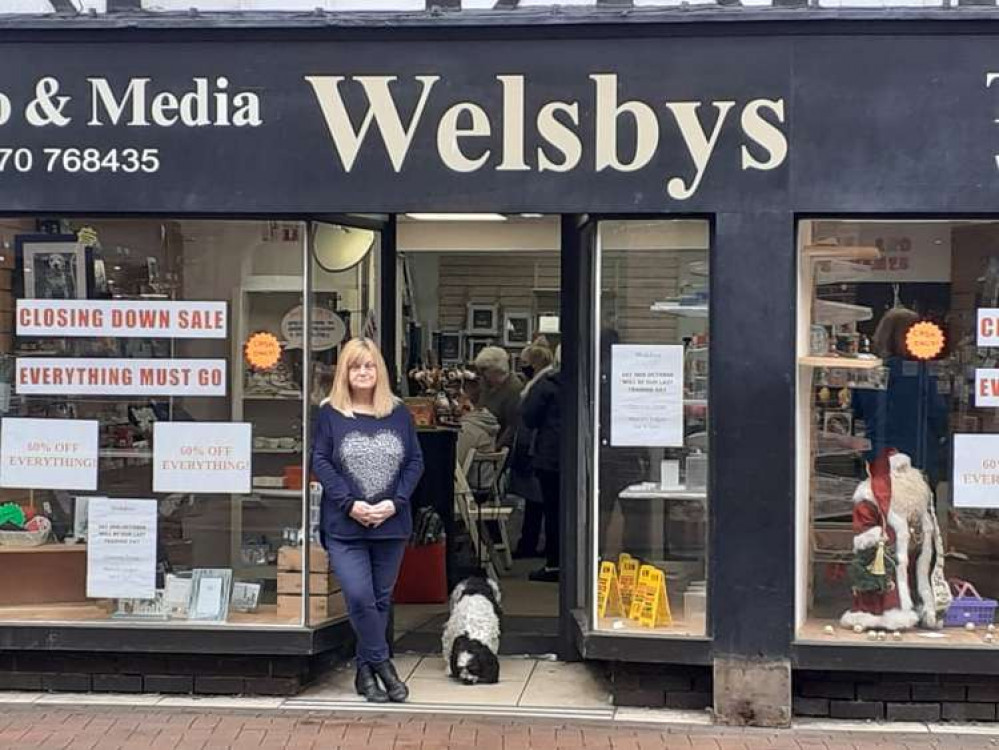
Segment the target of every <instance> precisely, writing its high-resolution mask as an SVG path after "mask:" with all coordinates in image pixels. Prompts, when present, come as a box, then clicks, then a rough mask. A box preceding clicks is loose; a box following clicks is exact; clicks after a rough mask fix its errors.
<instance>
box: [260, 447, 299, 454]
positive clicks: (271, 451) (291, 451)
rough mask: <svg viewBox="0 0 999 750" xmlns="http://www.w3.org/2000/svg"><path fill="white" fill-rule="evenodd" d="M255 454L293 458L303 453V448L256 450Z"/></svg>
mask: <svg viewBox="0 0 999 750" xmlns="http://www.w3.org/2000/svg"><path fill="white" fill-rule="evenodd" d="M253 452H254V453H264V454H272V455H283V456H288V455H291V456H293V455H295V454H296V453H301V452H302V449H301V448H254V449H253Z"/></svg>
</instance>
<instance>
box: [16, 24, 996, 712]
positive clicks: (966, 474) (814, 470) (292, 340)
mask: <svg viewBox="0 0 999 750" xmlns="http://www.w3.org/2000/svg"><path fill="white" fill-rule="evenodd" d="M781 13H782V12H781V11H776V12H775V13H774V14H763V15H754V14H753V13H752V12H741V11H740V12H735V11H731V12H730V11H728V10H721V11H718V12H717V13H708V14H705V15H703V16H702V15H697V16H696V17H695V16H694V15H692V14H691V13H687V12H683V13H681V12H680V11H673V12H667V11H653V12H650V13H648V14H645V13H638V14H635V15H633V16H630V17H615V18H610V17H607V16H605V15H603V14H602V13H599V12H594V13H592V14H588V15H581V16H575V15H572V14H570V15H568V16H561V17H560V16H557V15H556V16H551V17H545V18H544V19H542V20H541V21H538V19H539V18H540V17H535V16H531V15H525V16H520V15H518V14H517V13H513V14H510V15H508V16H506V17H504V18H503V19H502V20H499V19H498V18H496V17H495V16H492V15H488V14H487V16H484V17H483V19H484V20H483V23H481V24H476V25H472V24H470V23H468V22H467V20H466V21H459V20H457V19H448V18H446V17H445V18H431V17H429V16H428V17H422V16H421V17H410V16H406V17H405V19H404V20H403V21H400V22H398V23H397V25H396V26H394V27H393V26H392V25H391V24H392V23H395V22H391V23H390V27H391V30H392V32H393V33H391V34H390V33H388V31H386V29H385V28H382V26H383V22H385V19H380V20H379V19H375V20H372V18H374V17H366V20H364V21H363V22H358V23H356V24H350V25H347V24H336V23H334V24H329V25H327V24H325V23H323V24H321V23H320V21H319V20H316V21H315V23H313V22H312V21H310V20H302V19H301V18H297V19H291V18H290V17H288V18H285V17H283V16H281V15H280V14H279V15H276V16H262V17H258V16H254V17H253V20H252V21H250V22H246V21H241V22H239V23H237V22H236V21H233V20H230V19H226V18H225V17H222V16H202V17H200V18H199V19H196V20H191V19H190V18H185V19H183V20H180V19H177V18H174V17H171V16H169V15H164V16H162V17H152V16H136V17H135V18H133V19H131V21H132V23H130V24H129V28H119V26H120V23H115V24H111V23H110V22H109V23H105V22H103V21H98V20H89V21H87V22H86V25H85V27H81V26H74V27H69V26H67V24H66V23H65V22H62V21H55V20H52V21H39V20H35V21H30V22H25V21H23V20H21V21H10V22H8V23H7V24H6V25H5V26H4V27H2V28H0V61H3V62H5V63H6V64H4V65H0V69H2V70H4V71H6V72H5V73H3V74H2V75H0V287H2V288H0V417H2V419H0V430H2V432H0V561H2V562H3V565H2V566H0V575H2V576H3V585H2V586H0V687H2V688H5V689H12V690H39V689H45V690H60V689H64V690H74V691H79V690H91V689H95V690H96V689H102V688H101V686H104V685H107V684H109V683H107V682H106V676H107V675H108V674H121V675H125V676H126V677H127V685H125V683H124V682H123V683H120V685H119V687H122V688H123V689H125V688H126V687H127V689H129V690H134V691H145V692H170V691H176V692H201V693H213V692H214V693H218V692H223V693H225V692H229V693H239V694H255V693H256V694H275V693H276V694H295V693H297V692H299V691H301V690H302V689H304V688H305V687H306V686H307V685H308V684H309V682H310V680H313V679H314V678H316V676H317V675H320V674H321V673H322V672H323V670H325V669H327V668H328V667H329V666H330V665H332V664H334V663H336V662H338V661H342V660H343V659H345V658H349V653H350V649H351V647H352V636H351V633H350V629H349V625H348V624H347V622H346V620H345V617H344V609H343V604H342V597H340V596H339V591H338V586H337V583H336V581H335V580H334V579H332V578H331V577H330V576H329V575H328V571H327V565H326V561H325V555H324V553H323V551H322V550H321V549H320V548H319V547H318V544H317V543H316V541H315V538H314V530H315V523H316V520H317V516H316V514H317V503H318V502H319V493H318V492H317V490H316V486H315V484H314V482H312V481H310V480H311V476H310V472H309V466H308V455H309V451H310V447H311V441H312V438H311V425H312V424H313V422H314V419H315V415H316V412H317V409H318V407H319V405H320V404H321V402H322V400H323V398H325V396H326V394H327V393H328V390H329V387H330V383H331V376H332V371H333V369H334V368H335V364H336V361H337V359H336V358H337V353H338V351H339V348H340V347H341V346H342V345H343V343H345V342H346V341H347V340H348V339H349V338H350V337H353V336H358V335H366V336H370V337H372V338H375V339H376V340H378V341H379V343H380V345H381V347H382V350H383V352H384V353H385V356H386V360H387V362H388V365H389V369H390V372H391V375H392V378H393V380H394V383H395V386H396V388H397V390H398V393H399V395H400V396H401V397H403V398H405V399H406V401H407V403H408V404H409V405H410V406H411V408H412V410H413V413H414V416H415V417H416V418H417V419H418V421H419V423H420V439H421V444H422V445H423V447H424V452H425V454H426V455H427V457H428V467H429V468H428V471H427V472H426V474H425V477H424V480H423V482H422V485H421V488H420V490H419V491H418V493H417V494H418V502H417V510H418V511H419V510H420V509H421V508H423V507H426V508H427V511H428V512H427V513H426V515H427V516H428V517H429V516H430V515H431V514H430V513H429V511H431V510H432V511H435V512H436V513H437V515H438V516H439V517H440V528H437V529H436V530H434V525H435V523H436V522H431V523H427V524H424V525H423V526H421V528H422V529H423V530H424V531H425V532H426V536H425V538H421V539H414V540H413V544H412V548H411V549H410V550H409V551H408V552H407V561H406V563H405V564H404V566H403V576H402V578H403V579H404V580H401V581H400V586H401V587H402V588H397V591H396V594H397V603H396V620H397V627H396V634H397V635H398V634H399V633H400V632H401V631H400V628H399V627H398V622H399V621H400V620H402V619H405V618H404V617H403V614H404V612H405V607H407V606H410V605H414V604H418V605H421V606H425V605H426V604H430V603H435V604H438V605H440V606H441V615H442V616H446V611H447V604H446V597H447V592H448V591H449V589H450V588H451V587H453V585H454V584H455V583H456V582H457V581H458V580H459V579H460V578H461V576H462V575H463V574H464V572H465V571H466V569H467V568H468V567H469V560H470V559H471V560H472V562H473V563H474V564H475V565H477V566H478V567H481V568H483V569H485V570H486V571H487V573H488V574H489V575H492V576H493V577H495V578H496V579H497V581H498V582H499V583H500V586H501V588H504V589H505V590H507V591H509V599H508V601H509V602H510V607H511V610H510V621H511V624H510V626H509V628H508V629H507V630H506V631H505V632H506V633H508V634H509V637H508V638H507V640H506V642H505V644H504V645H503V646H501V650H503V651H505V652H506V653H514V654H518V653H519V654H540V653H549V652H551V653H557V654H558V657H559V658H560V659H562V660H584V661H589V662H594V663H598V664H599V665H601V669H602V670H603V673H604V674H605V676H606V678H607V681H608V684H609V686H610V689H611V692H612V693H613V695H614V696H615V701H616V703H617V704H619V705H646V706H659V707H663V706H672V707H682V708H706V707H713V708H714V710H715V713H716V715H717V716H718V717H719V719H720V720H723V721H732V722H738V723H756V724H768V725H780V724H785V723H787V722H789V721H790V718H791V716H792V713H796V714H799V715H810V716H833V717H844V718H854V717H862V718H874V719H912V718H916V719H920V720H924V719H925V720H940V719H943V720H962V719H975V720H996V700H995V691H996V681H995V679H996V678H995V674H996V673H997V672H999V645H997V644H996V643H995V642H994V636H995V628H994V625H993V619H994V614H995V608H996V601H995V600H996V599H997V598H999V518H997V517H996V515H995V508H997V507H999V495H997V493H996V491H995V487H996V486H997V482H999V479H997V476H999V474H997V473H996V472H997V466H999V463H997V462H999V437H997V435H999V420H997V418H996V416H995V415H996V414H997V412H996V411H995V409H996V408H997V407H999V400H995V399H999V395H996V394H994V393H993V385H994V384H995V383H999V370H997V369H994V368H996V367H997V365H996V364H995V363H994V353H995V351H996V350H997V348H999V341H993V340H992V339H993V338H994V337H995V336H996V332H997V330H999V325H997V323H996V321H999V250H996V247H999V242H997V240H999V219H997V214H996V209H995V205H996V202H995V201H996V196H997V195H999V172H997V166H996V165H997V159H999V157H997V156H996V154H997V153H999V132H997V131H996V124H995V122H996V118H997V112H999V99H997V96H999V94H997V92H996V88H999V84H997V85H996V86H993V84H994V81H995V79H996V78H999V60H997V59H996V56H995V54H994V50H993V49H992V48H993V46H994V45H993V41H994V40H993V37H992V27H991V25H990V23H989V22H990V21H991V19H992V14H991V13H990V12H989V11H988V10H987V9H984V10H981V11H974V13H977V14H978V15H976V16H975V17H974V18H972V17H971V16H970V15H968V14H967V13H965V12H961V13H956V12H945V11H941V12H940V13H939V14H935V13H933V12H929V13H926V12H920V14H918V16H909V15H906V14H904V13H903V14H895V15H891V14H889V13H888V12H887V11H885V12H884V13H875V14H873V15H858V16H856V17H851V16H850V15H849V13H839V12H837V13H835V14H829V15H823V14H824V13H825V12H824V11H819V12H818V13H817V14H816V15H815V16H814V17H811V18H804V19H802V18H800V17H799V16H796V15H795V14H793V13H790V14H783V15H782V14H781ZM317 18H318V17H317ZM385 18H390V17H388V16H386V17H385ZM629 18H630V20H629ZM639 21H640V22H639ZM625 40H627V44H624V43H623V42H624V41H625ZM511 53H513V54H511ZM307 330H308V331H310V332H311V334H310V335H309V336H305V335H304V333H303V332H304V331H307ZM532 345H540V346H543V347H547V348H548V349H549V350H550V351H551V352H552V353H553V354H554V352H555V351H556V350H557V351H558V354H559V360H560V364H559V365H558V366H559V367H560V370H561V373H562V376H561V381H560V382H561V388H562V390H561V393H560V398H561V403H562V407H563V409H562V411H563V429H562V435H563V440H562V445H561V453H560V456H559V467H560V469H559V470H560V475H561V505H560V510H559V513H560V523H559V529H558V530H557V531H558V536H560V538H561V553H560V554H561V558H560V570H559V576H558V581H557V583H548V584H540V585H544V586H546V588H545V589H544V590H543V592H542V593H541V594H537V592H538V591H541V590H540V589H532V588H529V585H538V584H533V583H531V584H529V583H528V582H527V580H526V577H525V576H523V575H521V573H522V572H523V571H522V570H520V568H519V567H518V566H517V565H516V564H515V562H514V561H512V560H511V559H510V555H509V550H510V547H511V545H512V543H513V541H515V539H516V538H517V536H518V534H521V533H522V531H521V530H520V515H519V514H521V513H523V512H525V508H526V505H525V503H524V498H523V497H521V496H520V495H518V490H517V488H516V486H515V484H514V483H512V482H508V481H507V480H506V478H505V475H506V471H505V466H501V467H500V472H499V476H500V477H501V479H500V480H498V481H496V482H491V483H490V487H489V488H488V491H487V492H485V493H484V494H483V493H481V492H479V493H478V496H477V498H471V497H469V498H466V497H465V496H466V494H467V495H469V496H471V495H474V494H476V493H475V492H472V490H471V489H469V486H470V485H471V484H474V482H471V481H470V475H469V473H468V472H467V471H466V470H467V469H468V468H469V466H471V465H474V461H469V462H468V465H467V466H466V465H463V462H462V461H461V460H460V458H459V455H458V451H459V447H458V446H460V435H461V429H462V427H461V419H462V414H463V411H462V410H463V408H468V407H467V406H463V404H465V403H466V402H467V401H468V398H467V396H468V394H467V393H466V387H465V386H466V379H467V378H468V377H470V376H469V372H470V371H471V370H472V369H473V368H472V366H473V364H474V362H475V360H476V358H477V356H478V355H479V354H480V353H481V352H482V351H483V350H484V349H485V348H487V347H493V348H498V349H501V350H503V351H504V352H505V353H506V356H507V358H508V363H509V368H510V370H511V372H512V373H514V375H513V376H516V372H517V371H518V369H519V368H521V367H522V365H523V364H524V361H523V360H524V357H525V356H526V354H525V353H526V349H527V348H528V347H530V346H532ZM996 390H997V391H999V386H996ZM990 446H991V447H990ZM466 490H468V492H466ZM482 507H486V508H488V509H489V510H490V511H491V512H493V513H495V515H492V516H489V518H490V519H491V520H489V521H488V522H486V524H485V525H483V522H482V521H481V508H482ZM476 513H479V514H480V515H479V516H477V515H476ZM493 519H498V520H493ZM428 529H429V530H428ZM473 529H474V532H475V533H473ZM551 533H552V534H555V533H556V532H555V531H553V532H551ZM410 553H412V554H410ZM993 566H996V567H993ZM522 579H523V580H522ZM524 592H527V593H524ZM518 597H519V599H518ZM521 600H523V602H524V608H523V609H521V608H520V606H521V605H520V604H518V601H521ZM539 601H544V602H546V604H545V605H544V606H545V607H547V609H546V610H545V611H544V612H538V611H535V610H533V609H530V608H529V607H528V606H527V604H528V603H530V604H531V606H535V605H537V603H538V602H539ZM542 615H543V616H542ZM518 618H519V619H518ZM541 620H543V621H544V622H543V623H541V624H540V625H538V621H541ZM529 622H530V623H534V625H532V626H529V625H528V623H529ZM521 626H523V627H521ZM404 636H405V637H409V638H410V640H408V641H407V640H399V639H397V641H396V648H397V649H400V650H407V649H410V648H414V649H420V648H424V647H426V648H432V645H427V646H424V645H423V644H429V643H430V642H431V641H433V640H435V639H436V640H437V641H438V643H439V635H437V636H434V634H433V633H431V632H430V631H427V632H422V631H418V629H417V630H415V631H412V632H408V633H406V634H404ZM400 638H402V636H400ZM421 638H422V639H423V640H421ZM116 684H117V683H116Z"/></svg>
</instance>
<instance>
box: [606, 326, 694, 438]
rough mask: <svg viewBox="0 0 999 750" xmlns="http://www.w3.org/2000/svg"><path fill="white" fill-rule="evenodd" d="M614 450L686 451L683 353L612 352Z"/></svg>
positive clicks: (657, 348)
mask: <svg viewBox="0 0 999 750" xmlns="http://www.w3.org/2000/svg"><path fill="white" fill-rule="evenodd" d="M610 406H611V409H610V413H611V426H610V427H611V430H610V431H611V445H612V446H638V447H647V448H652V447H671V446H672V447H676V446H682V445H683V347H682V346H664V345H647V346H646V345H637V344H619V345H617V346H613V347H611V403H610Z"/></svg>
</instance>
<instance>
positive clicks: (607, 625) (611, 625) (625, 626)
mask: <svg viewBox="0 0 999 750" xmlns="http://www.w3.org/2000/svg"><path fill="white" fill-rule="evenodd" d="M597 629H598V630H599V631H600V634H601V635H623V636H635V635H642V636H648V637H652V638H655V637H657V636H658V637H663V638H677V637H682V636H691V637H703V636H704V628H703V627H700V628H698V629H696V630H695V629H693V628H691V627H689V626H687V625H686V624H685V623H684V622H683V621H682V620H680V619H679V618H677V617H676V616H674V618H673V623H672V624H670V625H666V626H665V627H659V628H646V627H643V626H641V625H639V624H638V623H637V622H635V621H634V620H629V619H627V618H625V617H601V618H599V619H598V621H597Z"/></svg>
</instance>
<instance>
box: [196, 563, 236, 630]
mask: <svg viewBox="0 0 999 750" xmlns="http://www.w3.org/2000/svg"><path fill="white" fill-rule="evenodd" d="M231 596H232V569H231V568H195V569H194V571H193V572H192V574H191V599H190V601H189V602H188V605H187V611H188V615H187V618H188V619H189V620H201V621H203V622H225V620H226V618H227V616H228V614H229V598H230V597H231Z"/></svg>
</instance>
